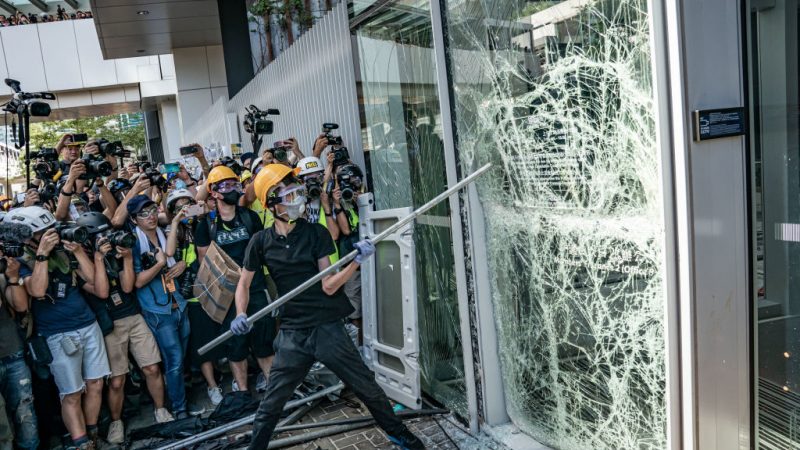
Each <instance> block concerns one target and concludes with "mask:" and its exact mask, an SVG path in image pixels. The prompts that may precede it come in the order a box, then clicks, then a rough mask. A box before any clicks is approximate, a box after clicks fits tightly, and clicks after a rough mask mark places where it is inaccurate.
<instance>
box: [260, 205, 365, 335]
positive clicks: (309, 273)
mask: <svg viewBox="0 0 800 450" xmlns="http://www.w3.org/2000/svg"><path fill="white" fill-rule="evenodd" d="M334 252H336V247H334V245H333V239H331V235H330V233H329V232H328V230H327V229H325V227H323V226H322V225H320V224H317V223H308V222H307V221H306V220H304V219H300V220H298V221H297V223H296V225H295V227H294V229H293V230H292V231H291V232H290V233H289V235H288V236H285V237H284V236H281V235H279V234H278V233H277V232H275V227H274V226H273V227H272V228H268V229H266V230H263V231H260V232H258V233H256V236H255V238H253V240H252V241H251V242H250V245H249V246H248V247H247V256H246V257H245V261H244V268H245V269H247V270H250V271H253V272H255V273H256V274H258V273H259V272H261V271H262V270H263V269H262V266H267V269H269V274H270V276H271V277H272V279H273V280H274V281H275V285H276V286H277V288H278V294H279V295H284V294H286V293H288V292H289V291H291V290H292V289H294V288H296V287H297V286H299V285H300V284H302V283H303V282H304V281H306V280H308V279H309V278H311V277H313V276H314V275H316V274H318V273H319V265H318V264H319V259H320V258H325V257H327V256H330V255H332V254H333V253H334ZM352 312H353V306H352V305H350V301H349V300H347V297H346V296H345V295H344V292H343V290H342V289H340V290H339V291H337V292H336V293H335V294H334V295H328V294H326V293H325V292H324V291H323V290H322V282H319V283H317V284H315V285H314V286H312V287H310V288H308V289H307V290H306V291H305V292H303V293H301V294H299V295H298V296H297V297H295V298H293V299H292V300H289V302H288V303H286V304H285V305H283V306H282V307H281V308H280V310H279V315H280V318H281V328H308V327H313V326H317V325H320V324H323V323H327V322H333V321H335V320H339V319H343V318H345V317H347V316H349V315H350V314H351V313H352Z"/></svg>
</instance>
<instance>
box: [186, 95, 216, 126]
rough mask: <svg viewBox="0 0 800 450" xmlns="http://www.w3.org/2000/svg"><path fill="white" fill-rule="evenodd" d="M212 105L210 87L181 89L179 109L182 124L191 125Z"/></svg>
mask: <svg viewBox="0 0 800 450" xmlns="http://www.w3.org/2000/svg"><path fill="white" fill-rule="evenodd" d="M212 105H213V103H212V101H211V90H210V89H197V90H192V91H179V92H178V110H179V111H180V115H181V125H182V126H184V127H185V126H187V125H188V126H190V127H191V125H192V124H194V123H196V122H197V121H198V120H199V119H200V118H201V117H202V116H203V113H204V112H205V111H206V110H207V109H209V108H211V106H212Z"/></svg>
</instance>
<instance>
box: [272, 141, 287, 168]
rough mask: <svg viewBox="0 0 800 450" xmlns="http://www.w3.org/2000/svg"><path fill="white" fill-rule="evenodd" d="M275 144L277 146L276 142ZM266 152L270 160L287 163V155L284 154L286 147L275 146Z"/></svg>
mask: <svg viewBox="0 0 800 450" xmlns="http://www.w3.org/2000/svg"><path fill="white" fill-rule="evenodd" d="M276 144H278V142H276ZM267 152H269V153H270V154H272V159H274V160H275V161H277V162H284V163H285V162H288V161H289V153H287V152H286V147H283V146H275V147H272V148H269V149H267Z"/></svg>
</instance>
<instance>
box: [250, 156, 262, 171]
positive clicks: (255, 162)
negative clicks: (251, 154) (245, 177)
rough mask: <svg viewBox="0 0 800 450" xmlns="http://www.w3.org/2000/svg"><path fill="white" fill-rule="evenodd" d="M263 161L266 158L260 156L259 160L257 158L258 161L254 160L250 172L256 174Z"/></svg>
mask: <svg viewBox="0 0 800 450" xmlns="http://www.w3.org/2000/svg"><path fill="white" fill-rule="evenodd" d="M263 160H264V158H262V157H260V156H259V157H258V158H256V159H254V160H253V162H252V164H250V172H255V170H256V167H258V166H259V165H261V161H263Z"/></svg>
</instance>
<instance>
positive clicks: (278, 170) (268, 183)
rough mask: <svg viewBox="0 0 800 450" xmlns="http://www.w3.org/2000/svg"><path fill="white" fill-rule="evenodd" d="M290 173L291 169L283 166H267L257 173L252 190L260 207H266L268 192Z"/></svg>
mask: <svg viewBox="0 0 800 450" xmlns="http://www.w3.org/2000/svg"><path fill="white" fill-rule="evenodd" d="M291 173H292V168H291V167H287V166H285V165H283V164H268V165H266V166H265V167H264V168H262V169H261V170H260V171H259V172H258V175H256V180H255V181H254V182H253V188H254V189H255V191H256V197H258V199H259V200H261V204H262V205H264V206H267V194H268V193H269V190H270V189H272V188H273V187H275V186H276V185H277V184H278V183H280V182H281V180H283V179H284V178H285V177H286V175H289V174H291Z"/></svg>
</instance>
